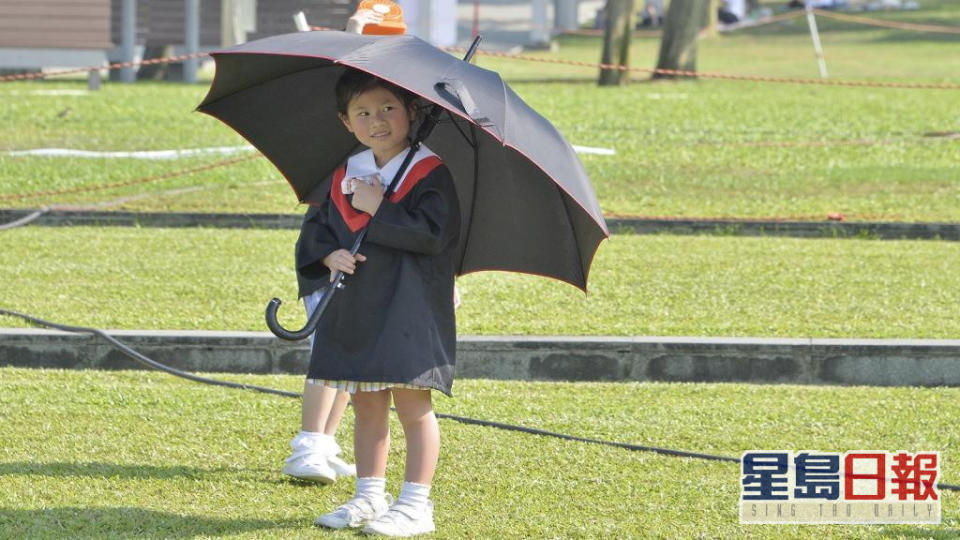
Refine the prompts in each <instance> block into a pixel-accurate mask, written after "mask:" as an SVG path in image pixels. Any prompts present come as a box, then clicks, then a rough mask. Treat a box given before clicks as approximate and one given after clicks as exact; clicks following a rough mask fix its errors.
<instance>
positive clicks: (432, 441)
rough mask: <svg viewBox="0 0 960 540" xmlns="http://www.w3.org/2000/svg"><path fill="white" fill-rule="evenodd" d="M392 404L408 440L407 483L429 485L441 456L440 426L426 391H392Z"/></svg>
mask: <svg viewBox="0 0 960 540" xmlns="http://www.w3.org/2000/svg"><path fill="white" fill-rule="evenodd" d="M392 391H393V402H394V404H395V405H396V407H397V416H398V417H399V418H400V423H401V424H402V425H403V434H404V436H405V437H406V439H407V468H406V471H405V473H404V479H405V480H406V481H407V482H415V483H417V484H425V485H430V483H431V482H433V473H434V471H436V469H437V459H438V458H439V456H440V426H439V425H438V424H437V417H436V416H435V415H434V414H433V401H432V400H431V398H430V391H429V390H410V389H405V388H394V389H393V390H392Z"/></svg>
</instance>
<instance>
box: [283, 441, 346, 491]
mask: <svg viewBox="0 0 960 540" xmlns="http://www.w3.org/2000/svg"><path fill="white" fill-rule="evenodd" d="M328 446H329V445H328V444H325V443H324V441H322V440H320V439H317V438H314V437H305V436H304V435H303V434H302V433H299V434H297V436H296V437H294V438H293V439H292V440H291V441H290V447H291V448H293V453H292V454H290V457H288V458H287V459H286V461H285V462H284V464H283V474H286V475H289V476H293V477H294V478H299V479H301V480H309V481H311V482H320V483H322V484H330V483H332V482H333V481H334V480H336V479H337V472H336V470H334V469H333V467H331V466H330V463H329V462H328V456H329V455H330V454H331V452H332V451H333V449H331V448H328ZM334 446H336V443H334ZM339 449H340V448H339V446H337V448H336V450H337V451H339Z"/></svg>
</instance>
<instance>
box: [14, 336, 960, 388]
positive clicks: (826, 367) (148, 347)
mask: <svg viewBox="0 0 960 540" xmlns="http://www.w3.org/2000/svg"><path fill="white" fill-rule="evenodd" d="M108 333H109V334H110V335H111V336H113V337H115V338H117V339H118V340H120V341H122V342H123V343H125V344H127V345H129V346H130V347H132V348H134V349H136V350H137V351H139V352H141V353H143V354H145V355H146V356H148V357H150V358H152V359H154V360H156V361H157V362H160V363H163V364H167V365H169V366H171V367H175V368H177V369H181V370H185V371H205V372H238V373H291V374H302V373H305V372H306V368H307V363H308V362H309V356H308V354H309V350H308V345H307V342H305V341H304V342H296V343H291V342H285V341H282V340H280V339H277V338H276V337H274V336H273V335H272V334H270V333H268V332H206V331H144V330H117V331H110V332H108ZM457 355H458V359H457V376H458V377H463V378H489V379H503V380H534V381H669V382H679V381H684V382H749V383H776V384H839V385H851V384H856V385H877V386H960V340H884V339H860V340H857V339H759V338H757V339H754V338H679V337H676V338H675V337H629V338H618V337H599V338H598V337H582V338H581V337H512V336H500V337H484V336H462V337H460V339H459V340H458V348H457ZM0 366H16V367H36V368H63V369H141V368H142V366H141V365H140V364H138V363H136V362H135V361H133V360H131V359H129V358H128V357H126V356H125V355H124V354H123V353H121V352H120V351H119V350H118V349H116V348H115V347H113V345H111V344H110V343H109V342H107V341H106V340H104V339H103V338H102V337H99V336H95V335H90V334H73V333H68V332H61V331H56V330H38V329H20V328H5V329H0Z"/></svg>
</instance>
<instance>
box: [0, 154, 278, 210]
mask: <svg viewBox="0 0 960 540" xmlns="http://www.w3.org/2000/svg"><path fill="white" fill-rule="evenodd" d="M260 157H263V156H262V155H260V154H256V155H252V156H244V157H240V158H232V159H226V160H223V161H218V162H216V163H211V164H209V165H202V166H199V167H193V168H190V169H181V170H179V171H173V172H169V173H164V174H158V175H154V176H145V177H143V178H137V179H135V180H128V181H126V182H116V183H113V184H102V185H96V186H84V187H77V188H67V189H58V190H50V191H34V192H30V193H13V194H9V195H0V201H16V200H22V199H32V198H35V197H46V196H49V195H65V194H73V193H89V192H93V191H103V190H105V189H113V188H119V187H127V186H135V185H138V184H147V183H150V182H157V181H160V180H166V179H168V178H174V177H177V176H186V175H189V174H194V173H198V172H202V171H208V170H210V169H216V168H218V167H225V166H227V165H232V164H234V163H240V162H242V161H250V160H252V159H257V158H260Z"/></svg>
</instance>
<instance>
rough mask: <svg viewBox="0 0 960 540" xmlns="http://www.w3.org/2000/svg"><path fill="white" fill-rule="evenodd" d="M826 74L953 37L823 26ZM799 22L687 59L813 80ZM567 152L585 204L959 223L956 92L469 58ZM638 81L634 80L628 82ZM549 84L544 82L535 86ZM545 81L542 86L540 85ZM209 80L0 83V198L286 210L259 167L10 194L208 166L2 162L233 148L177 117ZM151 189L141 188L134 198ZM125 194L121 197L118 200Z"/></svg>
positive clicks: (879, 74)
mask: <svg viewBox="0 0 960 540" xmlns="http://www.w3.org/2000/svg"><path fill="white" fill-rule="evenodd" d="M923 4H924V9H922V10H918V11H915V12H902V13H895V14H891V13H886V14H877V15H876V16H881V17H884V18H886V19H891V20H892V19H896V18H897V17H901V16H902V20H908V21H910V22H925V23H937V24H955V21H956V16H957V12H958V8H957V6H956V5H955V4H953V3H949V2H940V3H937V4H932V3H927V2H924V3H923ZM820 24H821V30H822V32H823V41H824V47H825V48H826V51H827V52H826V54H827V59H828V65H829V66H830V70H831V76H832V77H834V78H837V79H855V80H882V81H915V82H948V83H955V84H956V83H960V76H958V75H957V74H958V73H960V54H954V53H955V52H957V51H958V50H960V49H958V47H960V35H951V34H927V33H917V32H907V31H902V30H891V29H878V28H871V27H865V26H859V25H853V24H850V23H842V22H837V21H832V20H823V21H821V23H820ZM804 25H805V22H804V21H803V20H802V19H800V20H796V21H793V22H788V23H784V24H781V25H776V26H773V27H761V28H758V29H754V30H750V31H744V32H741V33H736V34H731V35H721V36H719V37H716V38H709V39H705V40H704V41H703V42H702V43H701V45H700V69H701V70H703V71H718V72H726V73H739V74H753V75H760V74H762V75H772V76H791V77H792V76H800V77H816V76H817V74H816V65H815V62H814V60H813V57H812V56H813V55H812V52H811V47H810V43H809V37H808V36H807V35H806V30H805V26H804ZM658 47H659V41H658V40H657V39H651V38H645V39H637V40H635V43H634V51H633V56H632V58H633V63H634V65H635V66H644V67H652V66H653V64H654V63H655V59H656V54H657V50H658ZM531 54H532V55H534V56H536V55H538V54H539V55H541V56H544V57H549V58H564V59H574V60H581V61H588V62H597V61H598V60H599V57H600V40H599V39H598V38H591V37H575V36H568V37H564V38H562V39H561V41H560V49H559V52H557V53H531ZM480 65H482V66H484V67H488V68H491V69H495V70H497V71H500V72H501V73H503V75H504V76H505V77H506V78H507V79H508V80H509V81H511V84H512V85H513V86H514V88H515V89H516V90H517V92H518V93H519V94H520V95H521V96H523V97H524V98H525V99H526V100H527V101H528V102H529V103H530V104H531V105H532V106H533V107H534V108H536V109H537V110H539V111H540V112H542V113H543V114H544V115H545V116H546V117H547V118H548V119H550V120H551V121H552V122H554V123H555V124H556V125H557V127H558V128H559V129H560V130H561V131H562V132H563V133H564V134H565V135H566V136H567V138H568V139H569V140H570V141H571V142H572V143H573V144H577V145H584V146H596V147H604V148H612V149H614V150H616V152H617V153H616V155H615V156H596V155H582V160H583V161H584V164H585V166H586V168H587V171H588V172H589V174H590V176H591V178H592V180H593V183H594V187H595V189H596V192H597V194H598V197H599V199H600V203H601V207H602V208H603V209H604V211H605V212H607V213H610V214H629V215H645V216H682V217H750V218H763V217H780V218H800V219H824V217H825V216H826V215H827V214H829V213H841V214H844V215H845V216H847V218H848V219H855V220H857V219H859V220H892V221H960V183H958V182H957V181H956V180H957V179H956V172H955V166H956V163H957V161H958V159H960V141H958V139H956V138H950V137H943V136H939V137H938V136H927V134H930V133H951V132H955V131H960V126H958V123H960V118H958V117H957V116H956V114H955V113H953V112H951V111H956V110H960V92H958V91H956V90H905V89H882V88H845V87H823V86H800V85H788V84H763V83H755V82H731V81H718V80H712V79H703V80H700V81H697V82H692V81H684V82H678V83H643V82H638V83H635V84H632V85H630V86H627V87H622V88H598V87H596V86H595V84H594V83H593V80H594V78H595V75H596V73H595V70H593V69H590V68H578V67H571V66H557V65H552V64H543V63H532V62H525V61H520V60H515V59H502V58H495V57H482V58H481V59H480ZM644 77H645V76H644ZM556 80H559V81H560V82H550V81H556ZM545 81H546V82H545ZM206 88H207V84H206V83H204V84H200V85H196V86H186V85H180V84H158V83H137V84H136V85H135V86H125V85H122V84H112V83H108V84H105V85H104V87H103V89H102V90H101V91H98V92H85V91H84V90H83V83H82V82H81V81H45V82H20V83H7V84H3V85H0V101H2V105H0V122H3V123H4V125H6V126H9V128H10V129H7V130H4V131H3V132H2V133H0V205H3V206H15V207H37V206H41V205H50V204H63V203H85V204H88V203H94V202H105V201H114V202H116V203H117V204H115V205H114V206H110V208H116V209H130V210H142V211H197V212H204V211H227V212H299V211H301V210H300V209H299V208H298V207H297V205H296V202H295V201H294V200H293V196H292V193H291V192H290V190H289V188H288V186H287V185H286V183H285V182H284V181H283V180H282V179H281V178H280V177H279V174H278V173H277V172H276V171H275V170H274V169H273V168H272V166H270V165H269V163H267V162H266V161H265V160H255V161H250V162H244V163H241V164H235V165H231V166H228V167H223V168H218V169H214V170H210V171H205V172H200V173H195V174H191V175H187V176H181V177H176V178H171V179H166V180H163V181H159V182H152V183H149V184H143V185H137V186H130V187H125V188H114V189H110V190H99V191H94V192H90V193H84V194H68V195H48V196H42V197H30V198H15V199H11V198H9V196H12V195H24V194H29V193H34V192H37V191H43V190H60V189H71V188H77V187H90V186H102V185H105V184H111V183H116V182H122V181H125V180H133V179H137V178H143V177H148V176H153V175H157V174H161V173H166V172H170V171H176V170H185V169H188V168H191V167H195V166H197V165H200V164H209V163H215V162H218V161H220V160H221V159H223V158H221V157H213V156H207V157H193V158H188V159H179V160H172V161H152V162H146V161H140V160H133V159H80V158H49V157H15V156H10V155H7V154H6V153H5V152H4V151H8V150H26V149H32V148H41V147H61V148H75V149H84V150H157V149H175V148H198V147H209V146H230V145H240V144H243V141H242V139H241V138H240V137H239V136H238V135H236V134H235V133H233V132H232V131H231V130H230V129H229V128H227V127H225V126H223V125H221V124H220V123H219V122H218V121H216V120H214V119H212V118H210V117H207V116H205V115H202V114H199V113H194V112H192V109H193V108H194V107H195V106H196V105H197V103H199V102H200V100H201V99H202V97H203V96H204V94H205V92H206ZM139 195H149V196H148V197H144V198H134V199H132V200H131V199H130V198H131V197H137V196H139ZM120 199H123V200H124V202H119V200H120Z"/></svg>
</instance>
